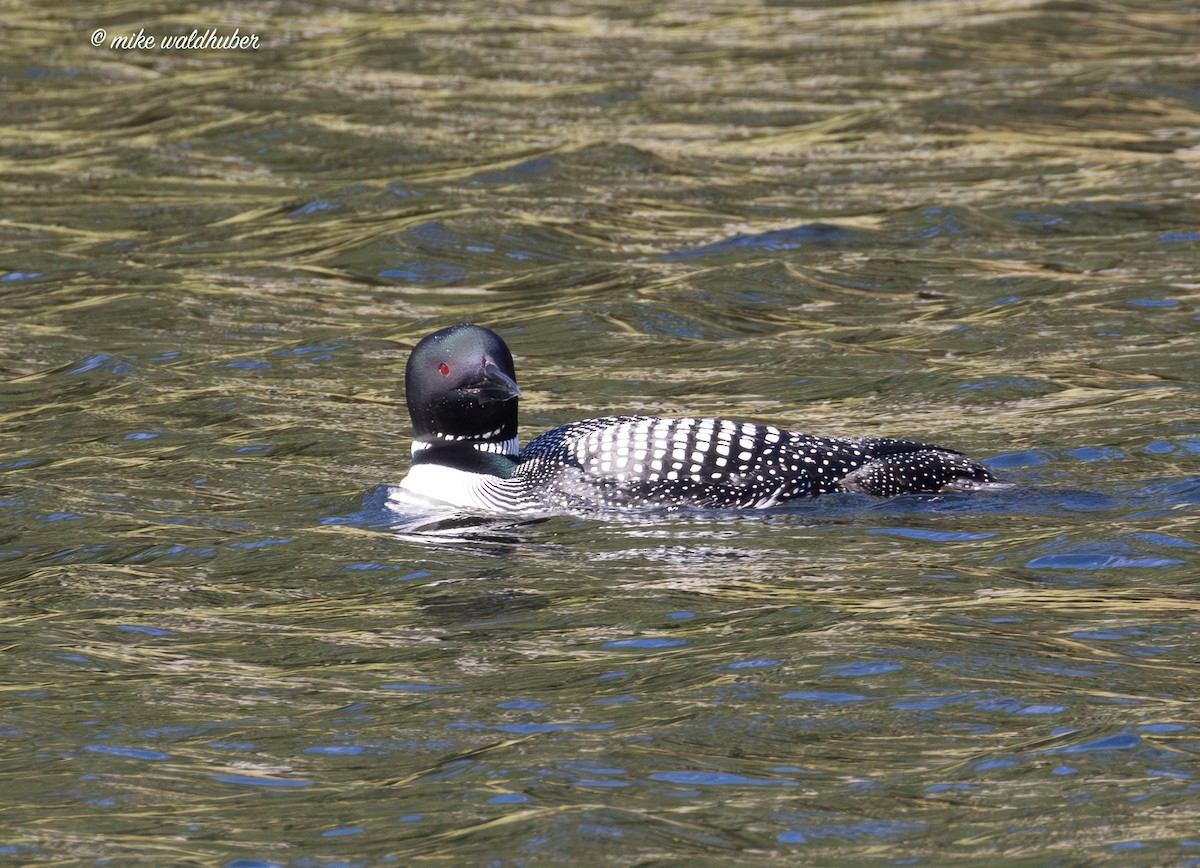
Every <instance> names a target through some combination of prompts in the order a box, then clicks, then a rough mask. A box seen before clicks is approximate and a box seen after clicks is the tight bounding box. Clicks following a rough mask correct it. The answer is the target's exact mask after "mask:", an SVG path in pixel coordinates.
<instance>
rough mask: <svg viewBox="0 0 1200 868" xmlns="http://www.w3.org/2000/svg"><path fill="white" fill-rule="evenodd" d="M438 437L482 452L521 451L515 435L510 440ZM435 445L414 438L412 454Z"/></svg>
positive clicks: (508, 452) (509, 452)
mask: <svg viewBox="0 0 1200 868" xmlns="http://www.w3.org/2000/svg"><path fill="white" fill-rule="evenodd" d="M491 433H493V434H498V433H500V432H499V431H493V432H491ZM438 439H440V440H446V441H448V442H451V443H462V444H463V445H464V446H470V447H471V448H472V449H477V450H479V451H480V452H495V453H496V454H498V455H516V454H517V453H518V452H520V451H521V441H520V438H519V437H513V438H510V439H508V440H474V439H468V438H466V437H453V436H444V435H438ZM433 445H434V444H433V443H430V442H428V441H423V440H414V441H413V442H412V454H413V455H416V454H417V453H418V452H420V451H421V450H422V449H428V448H429V447H430V446H433Z"/></svg>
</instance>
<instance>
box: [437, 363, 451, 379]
mask: <svg viewBox="0 0 1200 868" xmlns="http://www.w3.org/2000/svg"><path fill="white" fill-rule="evenodd" d="M438 370H439V371H441V372H442V376H443V377H444V376H446V375H447V374H449V373H450V366H449V365H447V364H446V363H445V362H442V363H441V364H440V365H438Z"/></svg>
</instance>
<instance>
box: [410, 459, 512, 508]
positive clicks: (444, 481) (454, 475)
mask: <svg viewBox="0 0 1200 868" xmlns="http://www.w3.org/2000/svg"><path fill="white" fill-rule="evenodd" d="M497 481H498V480H497V479H496V477H494V476H489V475H487V474H484V473H470V472H468V471H466V470H458V469H455V468H453V467H442V466H440V465H438V464H417V465H415V466H414V467H413V468H412V469H411V470H409V471H408V476H406V477H404V479H403V480H402V481H401V483H400V487H401V488H403V489H405V490H406V491H408V492H409V493H410V494H415V495H417V496H418V497H423V498H426V499H427V500H434V501H437V502H439V503H445V504H449V505H450V506H457V507H462V508H464V509H485V510H488V511H492V510H495V509H496V502H495V498H494V497H493V498H489V497H488V496H487V490H488V489H489V488H490V487H492V486H493V485H494V484H495V483H496V482H497Z"/></svg>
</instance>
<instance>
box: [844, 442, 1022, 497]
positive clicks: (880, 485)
mask: <svg viewBox="0 0 1200 868" xmlns="http://www.w3.org/2000/svg"><path fill="white" fill-rule="evenodd" d="M914 445H915V444H914ZM840 486H841V489H842V491H852V492H855V493H857V494H870V495H873V496H875V497H896V496H897V495H900V494H916V493H919V492H928V493H939V492H945V491H986V490H994V489H1001V488H1011V487H1012V484H1011V483H1008V482H998V481H997V480H996V477H994V476H992V474H991V471H989V470H988V469H987V468H986V467H984V466H983V465H982V464H979V463H978V462H975V461H972V460H971V459H969V458H966V457H965V456H963V455H960V454H959V453H957V452H952V451H950V450H948V449H939V448H937V447H933V446H920V447H918V448H917V449H915V450H913V451H911V452H900V451H894V452H893V451H890V450H886V451H885V452H884V454H882V455H877V456H876V457H875V458H873V459H872V460H871V461H868V462H867V463H866V464H864V465H863V466H862V467H859V468H858V469H857V470H854V471H852V472H850V473H848V474H846V475H845V476H844V477H843V478H842V480H841V483H840Z"/></svg>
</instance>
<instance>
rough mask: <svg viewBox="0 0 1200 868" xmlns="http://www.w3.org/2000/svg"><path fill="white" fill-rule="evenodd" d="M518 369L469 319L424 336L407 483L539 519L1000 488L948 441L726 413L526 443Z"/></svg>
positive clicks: (612, 421)
mask: <svg viewBox="0 0 1200 868" xmlns="http://www.w3.org/2000/svg"><path fill="white" fill-rule="evenodd" d="M515 376H516V375H515V371H514V368H513V363H512V355H511V354H510V353H509V351H508V347H507V346H505V344H504V341H503V340H501V338H500V337H499V335H496V334H495V333H494V332H491V331H489V330H488V329H485V328H481V327H480V326H474V325H468V324H462V325H457V326H451V327H450V328H447V329H442V330H441V331H439V332H435V333H434V334H432V335H429V336H427V337H426V338H424V339H423V340H422V341H421V342H420V343H419V344H418V345H417V347H416V348H415V349H414V350H413V352H412V355H411V356H410V357H409V361H408V368H407V370H406V373H405V383H406V391H407V399H408V408H409V413H410V415H411V416H412V420H413V429H414V439H413V464H412V469H411V471H410V472H409V474H408V476H407V477H405V479H404V481H403V482H401V487H402V488H404V489H407V490H408V491H410V492H411V493H413V494H417V495H420V496H423V497H427V498H431V499H433V500H437V501H441V502H443V503H447V504H449V505H452V506H455V507H459V508H466V509H472V510H480V511H486V512H501V513H529V512H559V511H567V512H573V511H588V510H594V509H610V508H621V509H626V508H632V507H682V506H689V507H716V508H726V509H735V508H746V507H759V508H762V507H768V506H774V505H776V504H779V503H784V502H786V501H789V500H795V499H797V498H810V497H814V496H816V495H819V494H827V493H831V492H839V491H840V492H858V493H861V494H870V495H875V496H878V497H893V496H895V495H899V494H909V493H915V492H942V491H965V490H971V489H977V488H985V487H990V486H993V485H995V484H996V482H995V479H994V477H993V476H992V475H991V473H990V472H989V471H988V470H987V468H985V467H983V466H982V465H980V464H978V463H976V462H974V461H971V460H970V459H968V458H966V457H964V456H963V455H962V454H960V453H958V452H955V451H954V450H951V449H945V448H942V447H940V446H930V445H927V444H923V443H915V442H911V441H908V440H894V439H891V438H881V437H864V438H838V437H813V436H809V435H807V434H800V433H796V432H793V431H784V430H781V429H779V428H774V427H771V426H769V425H754V424H750V423H742V422H733V421H730V420H726V419H665V418H661V417H657V416H612V417H606V418H600V419H587V420H584V421H582V422H572V423H569V424H567V425H563V426H561V427H559V428H555V429H554V430H552V431H548V432H546V433H545V434H542V435H541V436H539V437H537V438H536V439H535V440H533V441H532V442H531V443H530V444H529V445H528V446H526V447H525V448H524V449H520V448H519V445H518V439H517V399H518V398H519V397H520V389H519V388H518V387H517V384H516V380H515Z"/></svg>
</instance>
